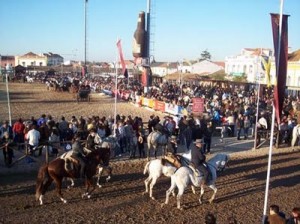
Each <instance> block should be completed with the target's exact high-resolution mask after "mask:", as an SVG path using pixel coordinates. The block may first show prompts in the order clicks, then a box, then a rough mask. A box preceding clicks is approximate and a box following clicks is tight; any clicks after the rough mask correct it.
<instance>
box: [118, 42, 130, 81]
mask: <svg viewBox="0 0 300 224" xmlns="http://www.w3.org/2000/svg"><path fill="white" fill-rule="evenodd" d="M117 47H118V51H119V60H120V63H121V66H122V75H124V76H125V77H126V78H128V71H127V69H126V64H125V61H124V57H123V51H122V45H121V40H118V42H117Z"/></svg>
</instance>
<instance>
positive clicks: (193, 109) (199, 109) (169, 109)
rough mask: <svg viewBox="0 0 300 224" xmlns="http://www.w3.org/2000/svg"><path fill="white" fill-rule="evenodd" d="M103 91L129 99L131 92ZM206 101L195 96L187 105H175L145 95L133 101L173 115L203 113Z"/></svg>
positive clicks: (135, 103) (138, 105) (138, 104)
mask: <svg viewBox="0 0 300 224" xmlns="http://www.w3.org/2000/svg"><path fill="white" fill-rule="evenodd" d="M102 92H103V93H105V94H106V95H109V96H113V97H114V96H115V94H117V97H118V98H119V99H123V100H129V98H130V94H131V92H130V91H128V90H123V91H122V90H118V91H115V90H114V91H109V90H102ZM204 102H205V100H204V99H203V98H199V97H194V98H192V100H191V103H190V105H189V106H187V107H183V106H178V105H174V104H172V103H166V102H163V101H159V100H156V99H150V98H146V97H143V96H136V97H135V101H134V102H132V103H133V104H134V105H135V106H136V107H146V108H149V109H152V110H155V111H160V112H162V113H166V114H169V115H173V116H179V117H182V116H184V115H185V116H187V115H190V114H192V113H193V114H201V113H203V112H204Z"/></svg>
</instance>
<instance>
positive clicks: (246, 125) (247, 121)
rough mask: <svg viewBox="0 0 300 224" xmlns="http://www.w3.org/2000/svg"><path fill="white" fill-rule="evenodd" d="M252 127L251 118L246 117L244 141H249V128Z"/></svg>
mask: <svg viewBox="0 0 300 224" xmlns="http://www.w3.org/2000/svg"><path fill="white" fill-rule="evenodd" d="M250 126H251V122H250V119H249V116H245V118H244V139H245V140H246V139H248V132H249V128H250Z"/></svg>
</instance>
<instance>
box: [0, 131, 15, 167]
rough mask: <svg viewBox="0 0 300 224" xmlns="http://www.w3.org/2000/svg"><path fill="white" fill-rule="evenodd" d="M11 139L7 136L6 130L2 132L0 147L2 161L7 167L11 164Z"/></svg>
mask: <svg viewBox="0 0 300 224" xmlns="http://www.w3.org/2000/svg"><path fill="white" fill-rule="evenodd" d="M12 142H13V140H12V139H11V138H10V137H9V133H8V132H4V134H3V137H2V138H1V139H0V147H1V148H2V150H3V158H4V163H5V165H6V166H7V167H10V165H11V164H12V158H13V156H14V155H13V149H12V148H11V144H12Z"/></svg>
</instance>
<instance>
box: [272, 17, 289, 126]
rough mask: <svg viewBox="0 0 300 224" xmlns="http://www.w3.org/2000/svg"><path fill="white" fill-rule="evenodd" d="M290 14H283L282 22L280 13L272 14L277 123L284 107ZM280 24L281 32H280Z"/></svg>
mask: <svg viewBox="0 0 300 224" xmlns="http://www.w3.org/2000/svg"><path fill="white" fill-rule="evenodd" d="M288 17H289V16H288V15H282V24H280V22H281V21H280V15H279V14H271V22H272V31H273V42H274V49H275V61H276V66H275V67H276V82H275V85H274V105H275V111H276V118H277V123H278V124H280V119H281V115H282V109H283V101H284V96H285V89H286V75H287V62H288ZM280 25H282V27H281V33H280Z"/></svg>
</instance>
